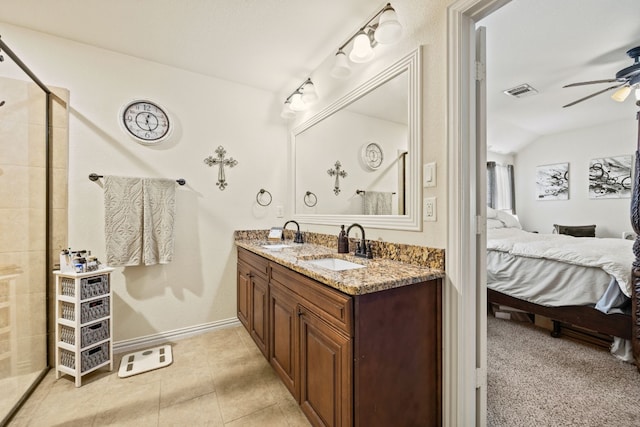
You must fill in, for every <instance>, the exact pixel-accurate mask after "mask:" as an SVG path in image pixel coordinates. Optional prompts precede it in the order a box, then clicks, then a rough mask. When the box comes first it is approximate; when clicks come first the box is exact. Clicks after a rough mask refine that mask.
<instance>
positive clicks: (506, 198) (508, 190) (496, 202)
mask: <svg viewBox="0 0 640 427" xmlns="http://www.w3.org/2000/svg"><path fill="white" fill-rule="evenodd" d="M487 205H488V206H489V207H491V208H493V209H498V210H502V211H507V212H509V213H511V214H513V215H515V214H516V194H515V186H514V179H513V165H501V164H498V163H496V162H487Z"/></svg>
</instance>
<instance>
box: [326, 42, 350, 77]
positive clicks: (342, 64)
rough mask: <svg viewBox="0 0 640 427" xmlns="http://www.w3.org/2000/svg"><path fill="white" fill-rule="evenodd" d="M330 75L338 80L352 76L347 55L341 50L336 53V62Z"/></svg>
mask: <svg viewBox="0 0 640 427" xmlns="http://www.w3.org/2000/svg"><path fill="white" fill-rule="evenodd" d="M330 74H331V77H334V78H336V79H346V78H348V77H349V76H351V66H350V65H349V60H348V59H347V55H346V54H345V53H344V51H343V50H342V49H339V50H338V52H337V53H336V57H335V62H334V63H333V68H332V69H331V72H330Z"/></svg>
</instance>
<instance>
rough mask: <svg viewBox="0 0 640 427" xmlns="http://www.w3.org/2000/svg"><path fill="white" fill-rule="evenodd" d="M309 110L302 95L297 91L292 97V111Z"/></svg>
mask: <svg viewBox="0 0 640 427" xmlns="http://www.w3.org/2000/svg"><path fill="white" fill-rule="evenodd" d="M305 108H307V106H306V105H304V101H303V100H302V94H301V93H300V92H299V91H296V93H294V94H293V95H291V109H292V110H293V111H296V112H297V111H304V109H305Z"/></svg>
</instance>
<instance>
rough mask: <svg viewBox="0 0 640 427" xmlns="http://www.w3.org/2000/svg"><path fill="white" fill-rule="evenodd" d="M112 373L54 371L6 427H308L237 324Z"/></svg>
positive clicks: (117, 357) (117, 361) (179, 343)
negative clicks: (165, 358)
mask: <svg viewBox="0 0 640 427" xmlns="http://www.w3.org/2000/svg"><path fill="white" fill-rule="evenodd" d="M121 356H122V354H120V355H115V356H114V369H113V371H112V372H109V371H108V370H106V369H101V370H98V371H96V372H95V373H91V374H89V375H87V376H85V377H83V385H82V387H80V388H76V387H75V385H74V382H73V378H72V377H69V376H63V377H62V378H60V379H59V380H56V379H55V372H54V370H53V369H52V370H51V371H49V373H48V374H47V376H46V378H45V379H44V381H43V382H42V383H41V384H40V385H39V386H38V388H37V389H36V391H35V392H34V394H33V395H32V396H31V397H30V399H29V400H28V401H27V402H26V403H25V405H24V406H23V407H22V408H21V409H20V411H19V412H18V414H17V415H16V416H15V417H14V419H13V420H12V422H11V423H10V424H9V425H10V426H37V427H49V426H83V427H84V426H119V427H120V426H136V427H144V426H225V427H238V426H260V427H268V426H274V427H285V426H309V425H310V424H309V422H308V421H307V419H306V418H305V416H304V414H303V413H302V411H301V410H300V409H299V407H298V404H297V403H296V401H295V399H294V398H293V397H292V396H291V394H289V392H288V391H287V389H286V388H285V387H284V385H283V384H282V383H281V382H280V379H279V378H278V377H277V376H276V374H275V372H274V371H273V369H272V368H271V366H270V365H269V363H268V362H267V360H266V359H265V358H264V356H263V355H262V353H260V351H259V350H258V348H257V347H256V346H255V344H254V343H253V341H252V339H251V337H250V336H249V334H248V333H247V332H246V330H245V329H244V328H243V327H242V326H233V327H229V328H224V329H219V330H216V331H213V332H209V333H206V334H202V335H198V336H196V337H192V338H188V339H185V340H180V341H176V342H175V343H173V363H172V364H171V365H170V366H168V367H166V368H162V369H158V370H155V371H150V372H146V373H143V374H139V375H135V376H132V377H129V378H119V377H118V374H117V371H118V367H119V366H120V357H121Z"/></svg>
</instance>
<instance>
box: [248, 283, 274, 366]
mask: <svg viewBox="0 0 640 427" xmlns="http://www.w3.org/2000/svg"><path fill="white" fill-rule="evenodd" d="M250 287H251V298H250V299H249V301H250V304H251V305H250V307H251V323H250V325H251V329H250V331H249V333H250V334H251V337H252V338H253V341H255V343H256V345H257V346H258V348H259V349H260V351H262V354H264V356H265V357H269V354H268V352H267V339H268V329H267V327H268V325H269V319H268V317H267V313H268V307H269V306H268V301H267V294H268V289H269V285H268V284H267V281H266V280H265V279H263V278H262V277H260V276H257V275H252V276H251V281H250Z"/></svg>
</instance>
